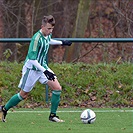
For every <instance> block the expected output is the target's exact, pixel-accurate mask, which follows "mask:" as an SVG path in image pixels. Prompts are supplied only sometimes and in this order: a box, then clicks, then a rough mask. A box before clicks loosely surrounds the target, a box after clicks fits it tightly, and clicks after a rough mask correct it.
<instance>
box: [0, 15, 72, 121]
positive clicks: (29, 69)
mask: <svg viewBox="0 0 133 133" xmlns="http://www.w3.org/2000/svg"><path fill="white" fill-rule="evenodd" d="M54 25H55V19H54V17H53V16H52V15H49V16H44V17H43V19H42V25H41V29H40V30H39V31H38V32H37V33H35V34H34V36H33V37H32V40H31V42H30V46H29V50H28V54H27V57H26V60H25V64H24V66H23V69H22V77H21V80H20V83H19V85H18V87H19V88H21V90H20V92H19V93H18V94H15V95H14V96H12V97H11V98H10V99H9V101H8V102H7V103H6V104H5V105H4V106H1V107H0V111H1V115H2V118H1V119H2V122H5V121H6V115H7V111H8V110H9V109H10V108H11V107H13V106H16V105H17V104H18V103H19V102H20V101H22V100H24V99H25V98H27V96H28V94H29V92H30V91H31V90H32V88H33V87H34V85H35V83H36V82H37V81H39V82H40V83H41V84H48V86H49V87H50V88H51V89H52V97H51V111H50V115H49V120H50V121H53V122H64V121H63V120H61V119H59V117H58V116H57V115H56V111H57V108H58V105H59V102H60V95H61V90H62V88H61V86H60V84H59V82H58V80H57V77H56V75H55V74H54V72H53V71H52V70H51V69H50V68H49V67H48V66H47V63H46V56H47V53H48V49H49V44H51V45H54V44H59V45H68V46H70V45H71V42H70V41H57V40H53V39H51V36H52V31H53V29H54Z"/></svg>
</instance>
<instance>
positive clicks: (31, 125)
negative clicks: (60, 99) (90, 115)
mask: <svg viewBox="0 0 133 133" xmlns="http://www.w3.org/2000/svg"><path fill="white" fill-rule="evenodd" d="M82 110H83V109H77V108H69V109H68V108H62V109H59V110H58V115H59V116H60V117H61V118H62V119H63V120H65V123H53V122H49V121H48V116H49V109H34V110H32V109H15V111H13V112H11V111H10V112H9V113H8V115H7V122H6V123H2V122H0V133H133V110H131V109H128V108H124V109H93V110H94V111H95V113H96V121H95V123H93V124H83V123H82V122H81V121H80V114H81V112H82Z"/></svg>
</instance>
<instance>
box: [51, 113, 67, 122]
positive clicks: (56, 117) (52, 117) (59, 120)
mask: <svg viewBox="0 0 133 133" xmlns="http://www.w3.org/2000/svg"><path fill="white" fill-rule="evenodd" d="M49 120H50V121H52V122H65V121H64V120H61V119H59V116H56V115H55V114H50V116H49Z"/></svg>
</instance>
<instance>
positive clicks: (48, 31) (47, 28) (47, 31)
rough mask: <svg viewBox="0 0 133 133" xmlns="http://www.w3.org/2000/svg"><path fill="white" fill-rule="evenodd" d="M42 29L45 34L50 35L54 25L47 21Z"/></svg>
mask: <svg viewBox="0 0 133 133" xmlns="http://www.w3.org/2000/svg"><path fill="white" fill-rule="evenodd" d="M41 29H42V33H43V35H44V36H48V35H49V34H51V33H52V32H53V29H54V26H52V25H51V24H49V23H47V24H46V25H45V26H44V25H42V26H41Z"/></svg>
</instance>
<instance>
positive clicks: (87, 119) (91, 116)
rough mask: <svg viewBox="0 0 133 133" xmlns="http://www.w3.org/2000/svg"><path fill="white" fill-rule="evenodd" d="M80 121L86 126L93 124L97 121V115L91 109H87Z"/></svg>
mask: <svg viewBox="0 0 133 133" xmlns="http://www.w3.org/2000/svg"><path fill="white" fill-rule="evenodd" d="M80 119H81V121H82V122H83V123H85V124H92V123H94V121H95V120H96V114H95V112H94V111H92V110H91V109H85V110H84V111H83V112H82V113H81V115H80Z"/></svg>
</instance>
